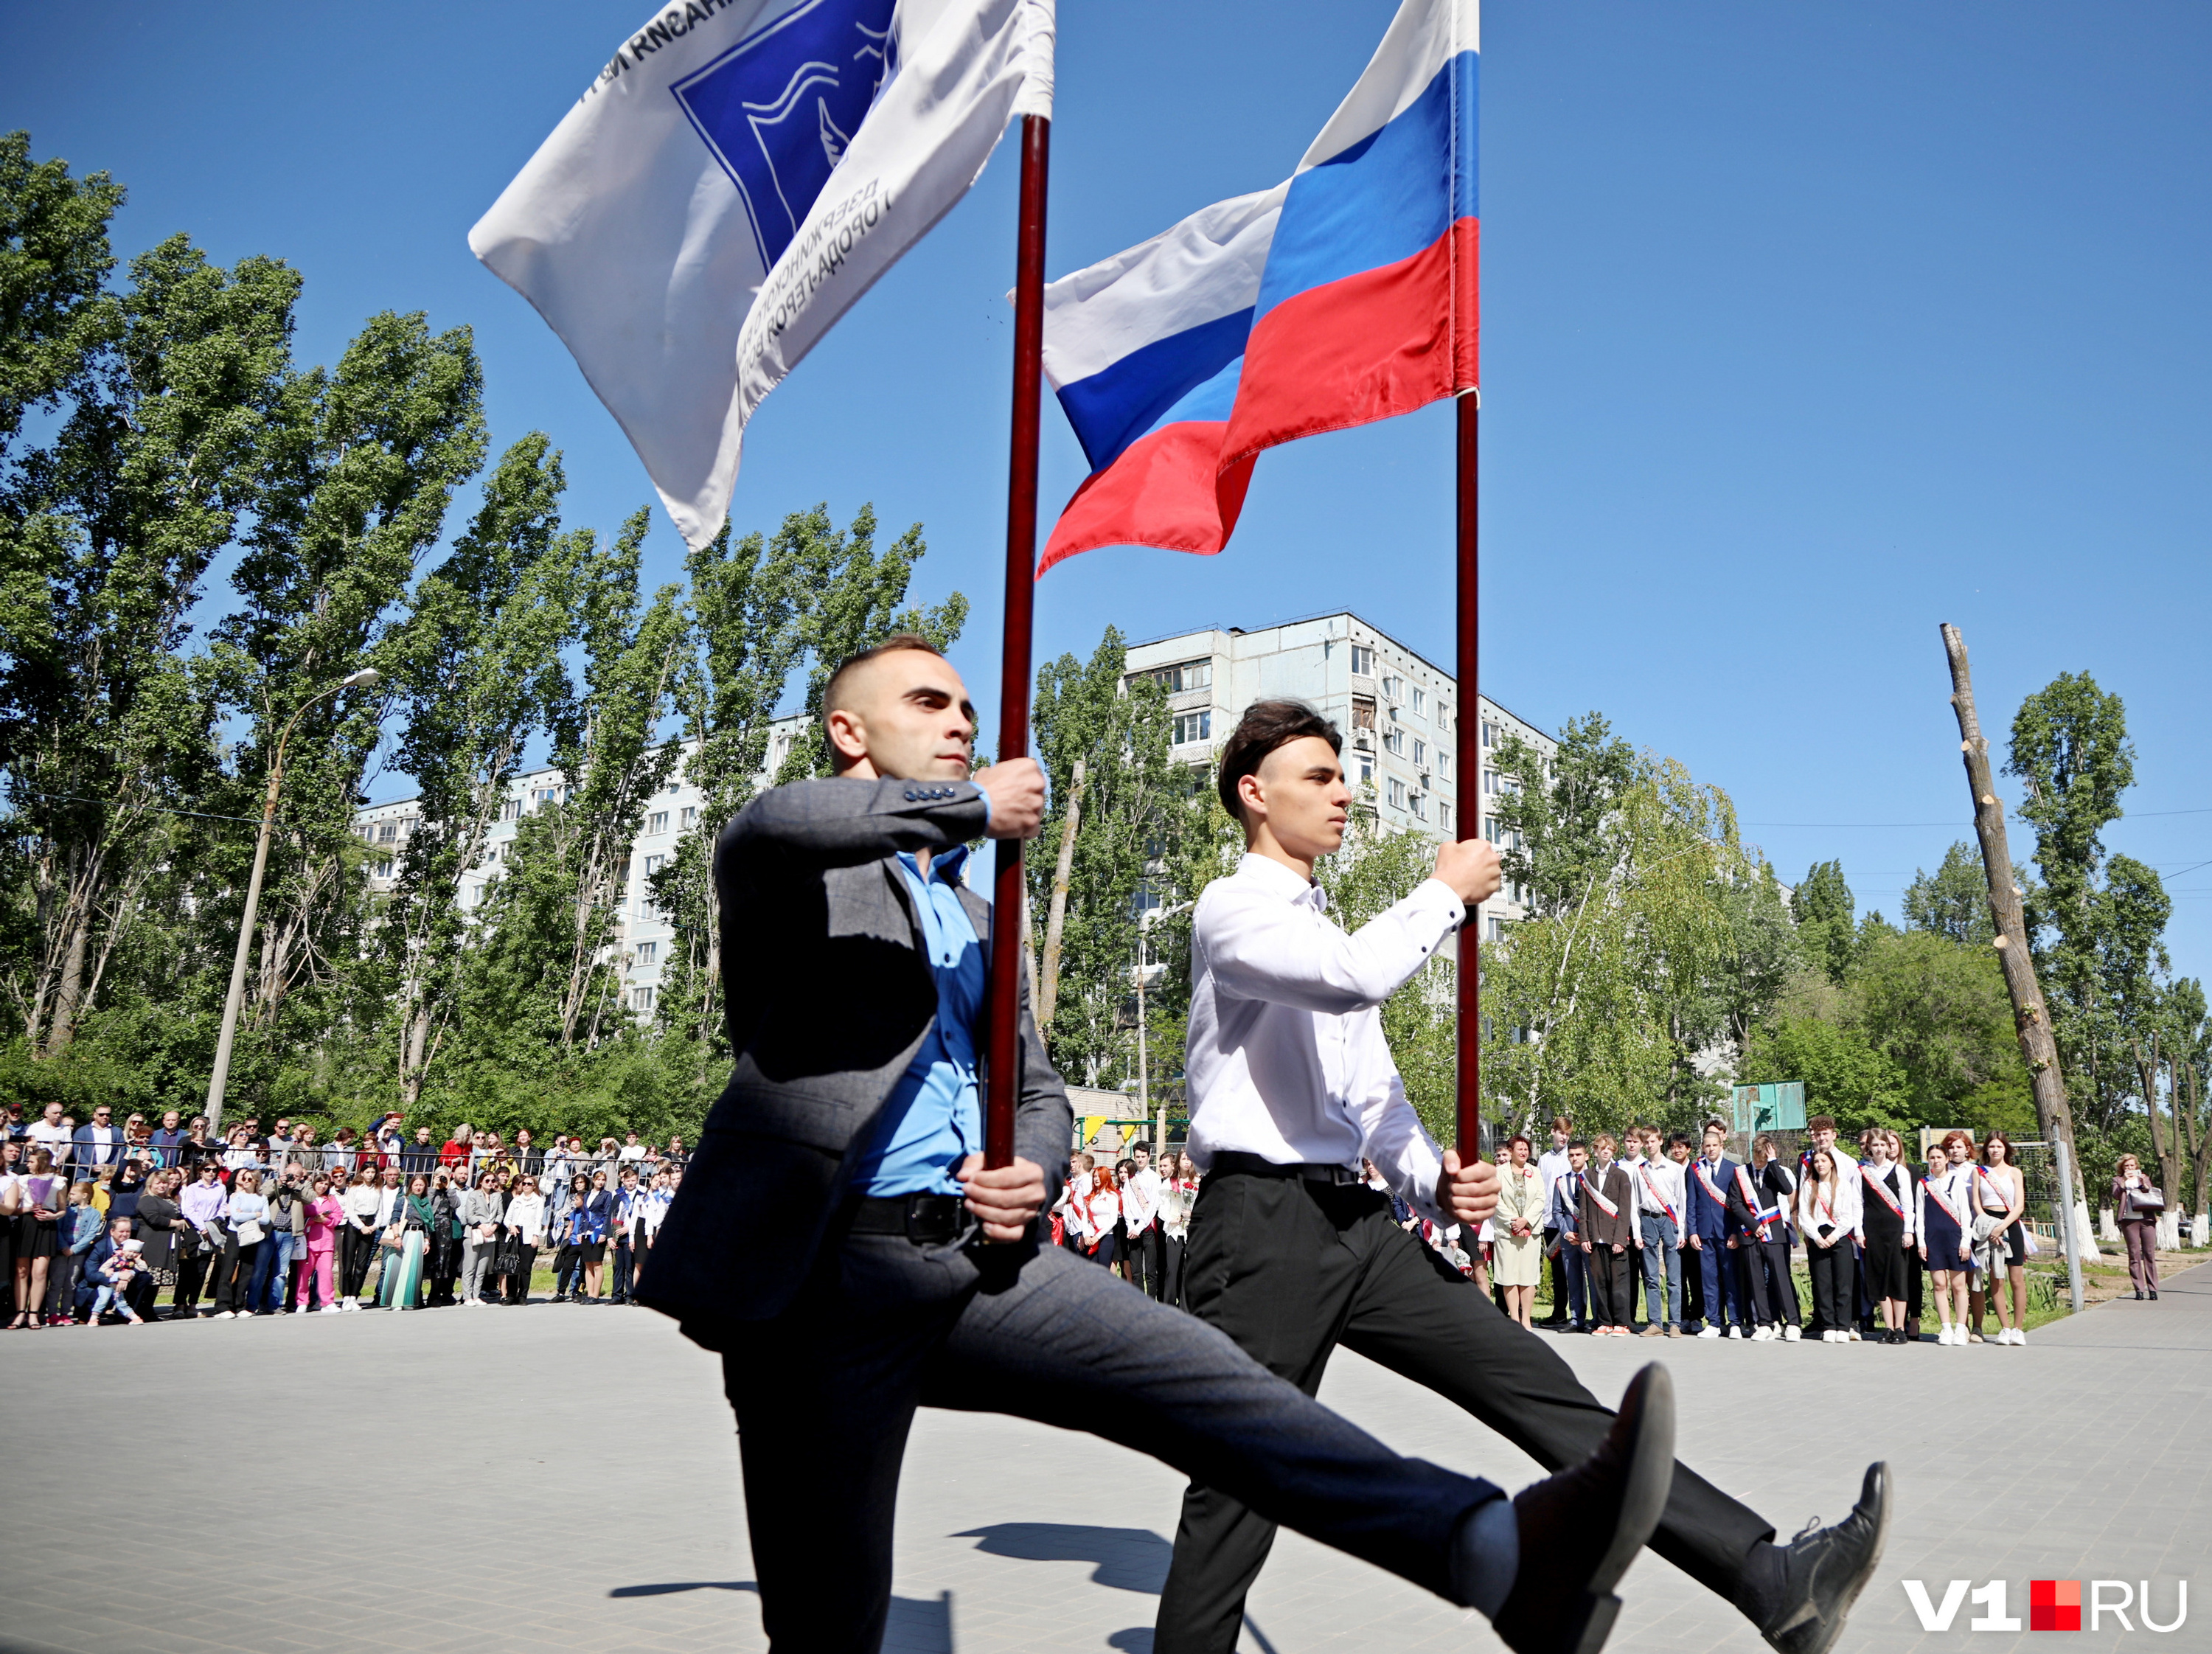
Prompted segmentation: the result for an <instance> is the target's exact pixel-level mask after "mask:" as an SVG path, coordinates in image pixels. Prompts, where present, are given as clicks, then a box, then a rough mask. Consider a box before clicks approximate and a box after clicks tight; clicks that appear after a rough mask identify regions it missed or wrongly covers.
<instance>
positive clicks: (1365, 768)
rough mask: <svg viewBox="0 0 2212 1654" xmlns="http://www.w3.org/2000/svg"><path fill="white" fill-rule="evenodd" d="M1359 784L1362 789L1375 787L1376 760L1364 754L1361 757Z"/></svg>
mask: <svg viewBox="0 0 2212 1654" xmlns="http://www.w3.org/2000/svg"><path fill="white" fill-rule="evenodd" d="M1359 784H1360V785H1361V786H1362V787H1372V786H1374V785H1375V760H1374V759H1372V758H1370V757H1368V756H1367V755H1366V754H1365V753H1364V752H1363V753H1361V754H1360V756H1359Z"/></svg>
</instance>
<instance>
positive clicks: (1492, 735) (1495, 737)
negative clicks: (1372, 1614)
mask: <svg viewBox="0 0 2212 1654" xmlns="http://www.w3.org/2000/svg"><path fill="white" fill-rule="evenodd" d="M1482 744H1483V745H1485V746H1503V745H1504V744H1505V731H1504V728H1503V727H1501V726H1499V725H1497V724H1493V723H1492V722H1491V721H1490V720H1489V719H1487V718H1486V719H1484V720H1483V721H1482Z"/></svg>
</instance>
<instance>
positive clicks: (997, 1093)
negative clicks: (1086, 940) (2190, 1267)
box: [983, 115, 1052, 1166]
mask: <svg viewBox="0 0 2212 1654" xmlns="http://www.w3.org/2000/svg"><path fill="white" fill-rule="evenodd" d="M1051 151H1052V123H1051V122H1050V121H1049V120H1048V119H1045V118H1044V117H1043V116H1042V115H1024V116H1023V117H1022V181H1021V218H1020V229H1019V231H1018V252H1017V253H1016V256H1015V263H1014V419H1013V432H1012V440H1011V441H1010V442H1009V444H1008V453H1009V458H1008V464H1007V474H1006V637H1005V642H1004V643H1003V645H1002V646H1001V648H1000V665H999V747H998V751H997V754H996V755H995V756H996V757H997V758H998V760H999V761H1000V762H1001V763H1003V762H1005V761H1006V760H1007V759H1009V758H1019V757H1026V756H1027V755H1028V752H1029V750H1030V628H1031V622H1032V619H1033V617H1034V614H1035V610H1036V518H1037V433H1038V425H1039V421H1040V419H1041V418H1042V408H1043V398H1044V201H1045V170H1046V165H1047V162H1048V159H1049V157H1050V155H1051ZM992 845H993V849H994V858H995V861H994V865H995V867H996V873H995V876H994V879H993V880H992V890H991V976H990V983H989V1000H988V1003H989V1023H988V1025H989V1029H990V1034H989V1039H988V1042H987V1045H986V1048H985V1052H984V1070H983V1074H984V1088H985V1090H984V1109H983V1164H985V1165H987V1166H1006V1165H1012V1164H1013V1160H1014V1104H1015V1102H1016V1100H1017V1098H1018V1094H1019V1092H1020V1086H1021V970H1022V942H1023V936H1022V846H1021V841H1020V840H1019V839H1012V838H1000V839H994V840H993V841H992Z"/></svg>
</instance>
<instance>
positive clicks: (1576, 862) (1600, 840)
mask: <svg viewBox="0 0 2212 1654" xmlns="http://www.w3.org/2000/svg"><path fill="white" fill-rule="evenodd" d="M1645 769H1646V766H1645V764H1644V761H1643V760H1642V759H1641V758H1639V757H1638V756H1637V752H1636V750H1635V748H1633V747H1632V746H1630V745H1629V744H1628V743H1627V742H1626V741H1625V740H1623V739H1621V738H1620V736H1618V735H1615V734H1614V733H1613V727H1612V725H1610V724H1609V723H1607V721H1606V720H1605V718H1604V716H1603V715H1601V714H1599V713H1595V712H1589V713H1585V714H1583V716H1581V717H1580V718H1570V719H1569V720H1568V721H1567V723H1566V727H1565V728H1564V729H1562V730H1561V731H1560V732H1559V750H1558V751H1556V752H1554V753H1553V754H1552V755H1551V756H1550V757H1546V756H1545V755H1544V754H1543V753H1542V752H1541V751H1540V750H1539V749H1538V748H1536V747H1535V746H1534V745H1531V744H1530V743H1528V742H1526V741H1523V740H1522V739H1521V738H1520V737H1519V736H1518V735H1509V736H1508V737H1507V738H1506V739H1505V740H1504V744H1503V745H1500V746H1499V747H1498V773H1499V774H1500V775H1504V776H1505V777H1506V778H1507V781H1508V782H1509V786H1508V788H1507V790H1506V791H1505V792H1504V793H1503V794H1500V796H1499V797H1498V799H1497V800H1495V801H1493V802H1492V805H1491V806H1490V808H1491V813H1492V816H1494V817H1495V818H1496V819H1497V821H1498V825H1499V827H1500V828H1501V829H1503V830H1504V833H1503V837H1502V841H1501V842H1502V844H1503V847H1504V848H1503V851H1502V854H1501V856H1500V860H1501V862H1502V863H1503V866H1504V873H1505V877H1506V879H1508V880H1509V881H1510V883H1512V884H1515V885H1518V886H1520V888H1521V891H1522V897H1523V900H1524V901H1525V902H1526V903H1527V904H1528V909H1529V911H1530V913H1531V914H1533V915H1534V916H1536V917H1538V918H1541V919H1556V918H1559V917H1560V916H1562V915H1566V914H1569V913H1572V912H1574V911H1576V910H1577V909H1579V908H1580V907H1582V905H1583V903H1585V902H1586V901H1587V900H1588V899H1589V896H1590V893H1591V892H1592V891H1595V889H1596V888H1597V887H1598V885H1600V884H1601V883H1602V882H1603V881H1604V880H1605V879H1607V878H1608V877H1610V876H1611V874H1612V871H1613V866H1614V863H1615V861H1616V860H1617V859H1618V856H1617V849H1618V845H1617V842H1616V838H1615V833H1614V828H1615V825H1616V824H1617V820H1618V816H1619V812H1620V801H1621V799H1622V796H1623V795H1624V794H1626V793H1627V791H1628V790H1629V788H1631V787H1633V786H1635V785H1636V784H1637V782H1638V781H1640V780H1642V779H1643V778H1644V774H1645Z"/></svg>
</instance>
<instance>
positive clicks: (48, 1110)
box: [23, 1103, 70, 1171]
mask: <svg viewBox="0 0 2212 1654" xmlns="http://www.w3.org/2000/svg"><path fill="white" fill-rule="evenodd" d="M23 1137H24V1140H25V1141H27V1143H28V1144H29V1145H30V1146H31V1147H33V1148H44V1149H45V1150H46V1152H47V1153H49V1154H51V1155H52V1156H53V1157H54V1169H55V1170H56V1171H60V1170H61V1169H62V1168H63V1167H64V1166H65V1165H67V1164H69V1158H70V1128H68V1127H67V1126H65V1125H64V1124H63V1123H62V1105H61V1104H58V1103H49V1104H46V1107H45V1108H44V1109H42V1110H40V1111H39V1117H38V1118H37V1119H36V1120H33V1122H31V1123H30V1124H29V1126H27V1128H24V1132H23Z"/></svg>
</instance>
